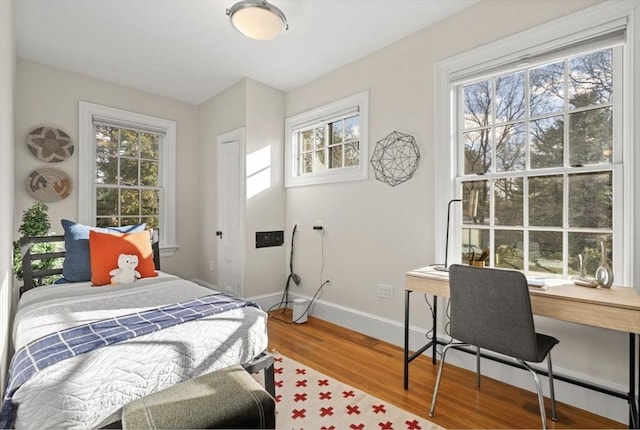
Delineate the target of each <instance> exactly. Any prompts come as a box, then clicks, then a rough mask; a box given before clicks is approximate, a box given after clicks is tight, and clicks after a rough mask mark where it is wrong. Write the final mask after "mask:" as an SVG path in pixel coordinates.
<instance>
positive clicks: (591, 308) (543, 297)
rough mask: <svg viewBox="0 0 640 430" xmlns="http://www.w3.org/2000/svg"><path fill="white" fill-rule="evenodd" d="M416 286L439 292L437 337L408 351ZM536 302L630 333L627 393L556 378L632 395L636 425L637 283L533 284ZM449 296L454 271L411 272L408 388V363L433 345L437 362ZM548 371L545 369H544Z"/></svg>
mask: <svg viewBox="0 0 640 430" xmlns="http://www.w3.org/2000/svg"><path fill="white" fill-rule="evenodd" d="M412 292H417V293H424V294H429V295H433V296H434V299H433V300H434V306H433V309H434V312H433V333H434V335H433V340H431V341H430V342H429V343H427V344H426V345H424V346H422V347H421V348H420V349H419V350H417V351H416V352H415V353H413V354H410V352H409V304H410V297H411V293H412ZM530 295H531V307H532V309H533V313H534V314H535V315H540V316H545V317H549V318H554V319H557V320H561V321H569V322H574V323H579V324H585V325H590V326H594V327H602V328H606V329H611V330H617V331H622V332H626V333H629V391H628V392H627V393H622V392H620V391H616V390H613V389H609V388H606V387H601V386H597V385H593V384H590V383H588V382H585V381H580V380H577V379H574V378H569V377H567V376H563V375H556V374H555V372H554V379H558V380H562V381H565V382H570V383H572V384H576V385H579V386H582V387H584V388H589V389H592V390H595V391H599V392H601V393H605V394H609V395H612V396H615V397H619V398H622V399H625V400H627V402H628V403H629V425H630V426H631V427H634V428H637V427H638V423H639V422H640V421H639V418H640V417H639V416H638V403H637V400H636V395H635V391H636V345H635V343H636V335H637V334H640V295H639V294H638V293H637V292H636V290H635V289H633V288H616V287H613V288H611V289H605V288H586V287H579V286H576V285H573V284H561V285H554V286H552V287H549V288H547V289H534V288H531V289H530ZM438 297H445V298H448V297H449V276H448V273H447V272H439V271H436V270H434V269H432V268H430V267H423V268H420V269H415V270H412V271H409V272H407V273H406V287H405V315H404V388H405V390H406V389H408V388H409V363H410V362H411V361H412V360H413V359H415V358H416V357H418V356H419V355H420V354H422V353H423V352H424V351H426V350H427V349H428V348H432V353H431V354H432V362H433V364H435V363H436V346H437V344H438V340H437V330H436V327H437V325H436V323H437V300H438ZM639 372H640V371H639ZM541 373H544V372H541Z"/></svg>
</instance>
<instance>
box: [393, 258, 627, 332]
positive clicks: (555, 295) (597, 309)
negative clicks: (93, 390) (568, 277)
mask: <svg viewBox="0 0 640 430" xmlns="http://www.w3.org/2000/svg"><path fill="white" fill-rule="evenodd" d="M405 289H406V290H408V291H415V292H420V293H425V294H432V295H436V296H440V297H449V274H448V273H447V272H439V271H437V270H434V269H433V268H430V267H422V268H419V269H415V270H411V271H409V272H407V273H406V288H405ZM529 292H530V294H531V307H532V308H533V313H534V314H536V315H541V316H546V317H550V318H555V319H558V320H562V321H570V322H576V323H580V324H587V325H591V326H595V327H602V328H608V329H612V330H619V331H624V332H628V333H638V334H640V294H638V292H637V291H636V290H635V289H634V288H630V287H612V288H587V287H580V286H577V285H574V284H564V283H559V284H557V285H556V284H554V285H550V286H548V287H547V288H546V289H537V288H530V289H529Z"/></svg>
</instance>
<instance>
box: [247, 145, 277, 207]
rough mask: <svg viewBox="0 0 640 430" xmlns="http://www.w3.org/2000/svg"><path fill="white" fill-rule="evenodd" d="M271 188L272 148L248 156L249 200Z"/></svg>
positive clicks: (259, 150) (266, 147) (268, 147)
mask: <svg viewBox="0 0 640 430" xmlns="http://www.w3.org/2000/svg"><path fill="white" fill-rule="evenodd" d="M270 186H271V146H265V147H264V148H262V149H258V150H257V151H254V152H252V153H251V154H247V200H249V199H250V198H252V197H254V196H256V195H258V194H260V193H261V192H263V191H264V190H266V189H267V188H269V187H270Z"/></svg>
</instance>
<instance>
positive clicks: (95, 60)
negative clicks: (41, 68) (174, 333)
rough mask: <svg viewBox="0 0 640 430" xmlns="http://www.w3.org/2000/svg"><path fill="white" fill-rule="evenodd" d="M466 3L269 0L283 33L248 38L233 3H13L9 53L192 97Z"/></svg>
mask: <svg viewBox="0 0 640 430" xmlns="http://www.w3.org/2000/svg"><path fill="white" fill-rule="evenodd" d="M476 1H477V0H272V2H271V3H272V4H274V5H275V6H277V7H279V8H280V9H281V10H282V11H283V12H284V13H285V14H286V16H287V20H288V22H289V30H288V31H286V32H284V33H283V34H281V35H280V36H278V37H277V38H276V39H274V40H271V41H255V40H251V39H247V38H246V37H244V36H242V35H241V34H240V33H238V32H237V31H235V30H234V29H233V28H232V27H231V25H230V24H229V21H228V18H227V16H226V9H227V8H229V7H231V6H232V5H233V4H234V3H235V0H16V3H15V9H16V39H17V54H18V56H20V57H23V58H27V59H30V60H34V61H38V62H41V63H45V64H49V65H52V66H56V67H60V68H63V69H67V70H72V71H75V72H79V73H82V74H86V75H89V76H93V77H96V78H99V79H103V80H106V81H110V82H114V83H118V84H122V85H126V86H129V87H133V88H137V89H140V90H143V91H147V92H151V93H154V94H159V95H163V96H166V97H170V98H172V99H176V100H181V101H184V102H188V103H193V104H200V103H202V102H204V101H206V100H208V99H209V98H211V97H212V96H214V95H215V94H217V93H219V92H220V91H222V90H224V89H225V88H227V87H229V86H230V85H232V84H234V83H236V82H237V81H239V80H240V79H242V78H244V77H249V78H252V79H255V80H257V81H260V82H263V83H265V84H267V85H270V86H272V87H275V88H278V89H280V90H282V91H289V90H291V89H294V88H296V87H299V86H301V85H303V84H304V83H306V82H309V81H311V80H313V79H315V78H317V77H319V76H322V75H324V74H326V73H327V72H329V71H331V70H334V69H336V68H338V67H340V66H342V65H345V64H347V63H350V62H351V61H353V60H355V59H357V58H360V57H363V56H365V55H367V54H369V53H371V52H373V51H376V50H377V49H380V48H381V47H383V46H386V45H389V44H391V43H393V42H395V41H397V40H399V39H401V38H403V37H405V36H407V35H409V34H411V33H414V32H416V31H418V30H420V29H422V28H424V27H426V26H428V25H430V24H433V23H434V22H437V21H439V20H442V19H443V18H445V17H446V16H448V15H451V14H453V13H456V12H458V11H460V10H462V9H464V8H465V7H468V6H471V5H472V4H473V3H475V2H476ZM425 49H427V48H425Z"/></svg>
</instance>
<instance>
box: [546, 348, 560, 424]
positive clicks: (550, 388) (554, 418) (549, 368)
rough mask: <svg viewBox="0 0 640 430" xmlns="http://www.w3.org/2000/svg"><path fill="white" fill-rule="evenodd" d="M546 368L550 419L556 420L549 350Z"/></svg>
mask: <svg viewBox="0 0 640 430" xmlns="http://www.w3.org/2000/svg"><path fill="white" fill-rule="evenodd" d="M547 370H548V371H549V398H550V399H551V419H552V420H553V421H558V417H557V416H556V393H555V389H554V387H553V367H552V366H551V352H549V353H548V354H547Z"/></svg>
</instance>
